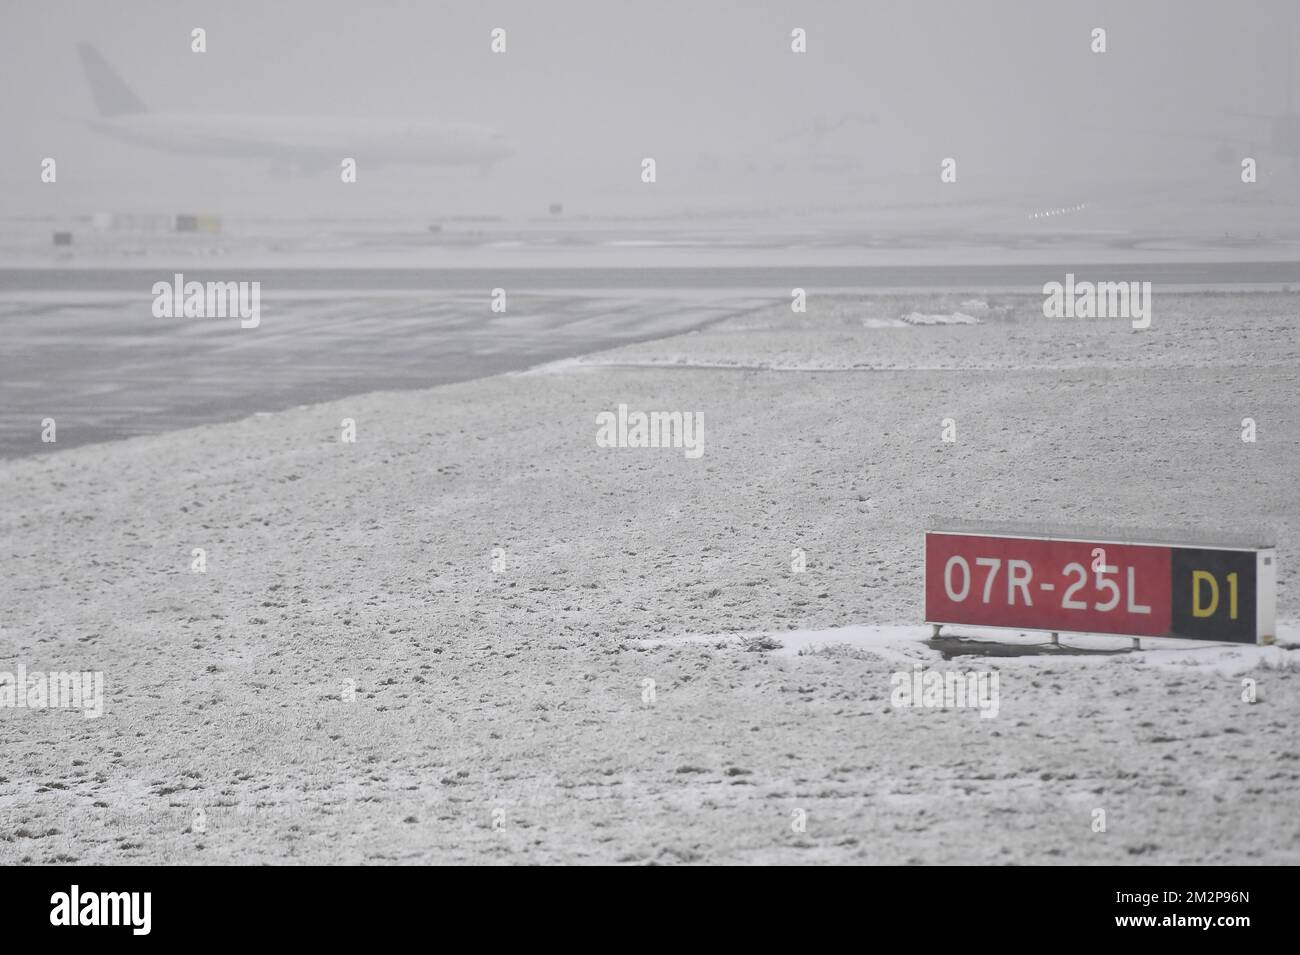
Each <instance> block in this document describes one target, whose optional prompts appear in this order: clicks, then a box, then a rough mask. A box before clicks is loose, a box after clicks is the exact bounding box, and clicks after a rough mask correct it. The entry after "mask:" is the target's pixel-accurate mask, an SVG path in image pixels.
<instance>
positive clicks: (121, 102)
mask: <svg viewBox="0 0 1300 955" xmlns="http://www.w3.org/2000/svg"><path fill="white" fill-rule="evenodd" d="M77 55H78V56H80V57H81V68H82V70H83V71H85V74H86V82H87V83H88V84H89V85H90V95H91V96H93V97H94V98H95V109H96V110H97V111H98V112H99V115H101V116H126V115H129V114H131V113H147V112H148V109H147V108H146V107H145V105H144V103H143V102H141V101H140V97H138V96H136V95H135V94H134V93H132V92H131V88H130V87H129V86H127V85H126V83H125V82H124V81H123V80H122V77H120V76H118V75H117V73H115V72H114V71H113V68H112V67H111V66H109V65H108V61H107V60H105V59H104V57H103V56H102V55H101V54H100V52H99V50H97V49H96V48H95V47H93V46H92V45H90V44H89V43H78V44H77Z"/></svg>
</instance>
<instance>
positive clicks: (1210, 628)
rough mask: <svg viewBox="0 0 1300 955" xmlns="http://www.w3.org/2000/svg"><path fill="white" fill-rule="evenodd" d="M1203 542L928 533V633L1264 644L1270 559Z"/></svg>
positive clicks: (1270, 604)
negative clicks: (965, 628)
mask: <svg viewBox="0 0 1300 955" xmlns="http://www.w3.org/2000/svg"><path fill="white" fill-rule="evenodd" d="M1212 540H1213V539H1205V540H1201V539H1189V541H1188V543H1187V544H1186V545H1185V546H1184V545H1182V544H1174V543H1169V542H1143V541H1140V540H1130V539H1128V538H1127V536H1126V535H1122V534H1110V535H1094V536H1082V535H1077V534H1074V533H1072V532H1068V531H1065V532H1061V531H1052V532H1050V533H1049V532H1041V533H1035V532H1033V531H1020V530H1016V531H1014V532H998V531H996V530H994V531H988V530H983V529H981V530H978V531H975V530H932V531H926V534H925V616H926V622H928V623H931V624H967V625H970V626H981V627H1008V628H1015V629H1020V630H1046V631H1052V632H1072V633H1114V634H1124V635H1128V636H1134V637H1179V638H1183V639H1190V640H1215V641H1225V642H1231V643H1272V642H1273V636H1274V617H1275V614H1276V606H1277V598H1276V588H1277V561H1276V556H1275V548H1274V547H1273V546H1272V545H1269V544H1253V545H1252V544H1246V543H1243V541H1242V540H1241V539H1237V540H1233V542H1232V543H1231V544H1217V545H1216V544H1212V543H1210V541H1212Z"/></svg>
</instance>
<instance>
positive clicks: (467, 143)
mask: <svg viewBox="0 0 1300 955" xmlns="http://www.w3.org/2000/svg"><path fill="white" fill-rule="evenodd" d="M89 123H90V125H91V127H92V128H94V129H95V130H97V131H98V132H101V133H103V134H104V135H106V136H110V137H112V138H114V139H117V140H120V141H122V142H127V143H131V144H133V145H137V146H146V147H150V148H153V149H161V150H165V151H167V152H173V153H182V154H187V155H197V156H225V157H233V158H243V159H269V160H272V161H273V162H278V163H293V164H298V165H304V166H327V165H334V164H337V163H338V162H340V161H341V160H342V159H344V158H348V157H350V158H354V159H357V160H358V161H359V162H374V163H437V164H444V165H476V166H487V165H491V164H492V163H494V162H497V161H499V160H502V159H504V158H506V157H507V156H509V155H511V153H512V152H513V148H512V147H511V144H510V143H509V141H508V140H507V139H506V138H505V137H504V136H503V135H502V134H501V133H499V132H497V131H496V130H494V129H491V128H489V127H486V126H479V125H476V124H473V123H435V122H426V121H420V120H396V119H357V120H352V119H340V118H333V117H293V116H247V115H212V114H208V115H198V116H191V115H184V114H180V113H137V114H132V115H124V116H101V117H97V118H95V119H92V120H90V121H89Z"/></svg>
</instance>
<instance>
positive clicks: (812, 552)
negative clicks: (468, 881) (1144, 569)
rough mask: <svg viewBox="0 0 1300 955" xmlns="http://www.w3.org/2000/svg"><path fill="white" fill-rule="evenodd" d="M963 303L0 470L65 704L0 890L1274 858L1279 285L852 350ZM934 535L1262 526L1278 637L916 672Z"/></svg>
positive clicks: (1291, 380)
mask: <svg viewBox="0 0 1300 955" xmlns="http://www.w3.org/2000/svg"><path fill="white" fill-rule="evenodd" d="M972 297H973V293H971V292H965V293H961V294H954V295H951V296H946V295H915V296H902V295H900V296H875V297H868V298H861V297H855V298H829V297H825V296H816V295H812V296H810V298H809V311H808V313H807V314H806V315H795V314H792V313H791V311H790V308H789V306H788V305H782V306H780V307H776V308H772V309H769V310H766V311H760V312H756V313H752V314H749V315H746V316H742V317H739V318H733V319H728V320H727V321H725V322H721V323H718V324H716V325H713V326H710V327H709V328H708V329H705V330H702V331H699V332H695V333H691V334H686V335H680V336H676V337H672V338H667V339H663V340H661V341H656V342H645V343H640V344H632V345H628V346H625V347H620V348H618V349H614V350H611V351H608V352H604V353H601V354H598V355H594V356H589V357H588V358H587V359H586V360H584V361H581V362H577V363H573V362H570V363H567V364H566V365H565V366H563V367H561V368H555V367H552V368H550V369H548V370H547V371H548V373H546V374H516V375H503V376H498V377H494V378H487V379H482V380H477V381H469V382H461V383H457V384H451V385H447V386H444V387H440V388H435V389H431V390H426V391H407V392H389V393H372V394H366V395H358V396H354V397H349V398H344V399H341V400H337V401H332V402H329V403H326V404H317V405H310V406H307V407H302V408H296V409H291V410H287V411H284V412H281V413H277V414H270V415H262V416H257V417H251V418H246V419H243V420H240V421H236V422H233V423H228V424H216V425H207V426H203V427H200V428H194V429H190V430H185V431H179V432H175V433H172V434H165V435H157V436H147V437H140V438H132V439H129V440H124V441H118V442H113V443H108V444H103V445H91V446H85V447H80V448H71V449H68V450H65V451H58V452H55V453H52V454H47V455H43V456H38V457H31V458H25V459H18V460H10V461H5V462H0V480H2V481H3V484H4V487H5V488H6V495H5V504H4V508H3V511H2V512H0V540H3V542H4V543H3V546H0V578H2V579H4V580H5V582H6V588H5V609H4V619H3V620H0V624H3V627H4V629H3V631H0V640H2V641H3V644H2V645H3V662H0V669H8V670H12V669H13V666H14V665H16V664H17V663H22V664H23V665H25V666H26V667H27V668H28V669H29V670H56V669H78V670H100V671H103V673H104V674H105V684H106V700H105V709H104V715H103V716H102V717H101V718H99V719H85V718H83V716H82V715H81V714H80V713H73V712H64V711H49V710H43V711H42V710H30V709H21V710H19V709H0V740H2V741H3V746H4V751H5V753H6V756H7V764H6V766H5V767H4V768H3V769H0V862H18V861H24V860H27V861H32V862H57V861H70V860H74V859H75V860H78V861H83V862H108V861H126V862H179V861H186V862H258V861H272V860H274V861H289V862H294V861H302V862H325V861H336V862H362V861H372V862H377V861H401V862H415V861H428V860H441V861H472V862H521V861H534V862H537V861H544V862H560V861H564V862H590V861H608V862H618V861H622V862H630V863H651V862H659V863H674V862H737V863H749V862H824V863H847V862H897V863H905V862H925V863H938V862H968V863H971V862H1019V863H1025V862H1048V863H1051V862H1057V863H1102V862H1118V863H1141V864H1150V863H1157V864H1163V863H1225V862H1238V863H1253V864H1269V863H1295V862H1297V861H1300V824H1297V822H1296V812H1295V810H1296V807H1297V805H1298V804H1300V745H1298V744H1297V736H1296V731H1295V727H1296V725H1297V717H1300V676H1298V675H1297V672H1296V664H1295V663H1294V662H1293V658H1294V655H1295V651H1294V649H1290V647H1291V646H1293V645H1294V643H1295V636H1296V625H1295V621H1296V618H1297V616H1300V597H1298V594H1300V591H1298V590H1297V577H1296V570H1295V568H1296V566H1297V562H1296V561H1295V560H1294V559H1293V557H1292V556H1288V555H1294V554H1295V553H1296V552H1297V549H1298V546H1300V542H1298V537H1297V535H1298V533H1300V525H1298V523H1297V522H1298V521H1300V516H1298V515H1300V484H1298V483H1297V482H1296V480H1295V475H1296V474H1297V473H1298V472H1300V438H1298V437H1297V435H1296V433H1295V423H1296V421H1297V418H1298V417H1300V416H1298V415H1297V410H1298V409H1297V395H1298V394H1300V387H1298V385H1300V382H1298V381H1297V374H1298V373H1300V342H1298V341H1297V339H1296V336H1295V334H1294V316H1295V314H1296V310H1297V307H1298V306H1300V296H1295V295H1281V294H1238V295H1186V296H1182V295H1177V296H1176V295H1159V294H1158V295H1157V298H1156V308H1155V313H1154V319H1153V322H1152V327H1151V328H1150V329H1149V330H1148V331H1147V332H1144V333H1135V332H1133V331H1132V330H1131V329H1130V328H1129V327H1128V324H1127V323H1126V322H1122V321H1118V320H1116V321H1089V320H1060V321H1049V320H1045V319H1043V318H1042V314H1041V298H1039V297H1036V296H1034V297H1028V298H1017V297H998V296H992V295H982V299H983V300H986V301H987V302H988V304H989V306H990V308H989V309H988V310H987V311H982V312H981V313H980V315H979V318H980V323H979V324H956V325H933V326H920V325H910V324H908V325H906V326H905V327H903V326H899V327H870V326H869V320H871V319H875V318H880V319H884V318H898V317H901V316H906V315H909V314H911V313H912V312H918V313H921V314H924V315H938V314H949V315H950V314H953V313H954V312H958V311H964V309H963V303H964V302H968V301H970V300H971V299H972ZM1003 305H1006V306H1010V307H1009V308H1005V309H1002V310H1001V311H998V310H996V309H997V307H998V306H1003ZM965 314H973V313H972V312H970V311H968V310H965ZM728 363H730V367H726V366H727V365H728ZM669 364H671V365H674V366H676V367H664V365H669ZM777 367H787V368H791V369H795V371H793V372H790V373H786V372H780V371H774V370H769V369H771V368H777ZM936 368H937V369H941V370H939V371H936V370H932V369H936ZM1026 368H1027V369H1031V370H1024V369H1026ZM619 404H627V405H628V406H629V407H631V408H634V409H641V410H647V411H649V410H668V411H673V410H676V411H681V412H685V413H689V412H700V413H701V414H702V415H703V421H704V430H703V437H704V444H703V447H704V453H703V455H702V456H701V457H699V458H697V459H692V458H688V457H686V456H684V455H683V454H682V453H681V451H680V450H676V449H671V448H668V449H650V448H646V449H640V448H610V447H601V446H598V444H597V442H596V440H595V438H596V433H597V417H596V416H597V415H598V414H600V413H601V412H605V411H610V410H612V409H614V408H616V407H617V406H618V405H619ZM1245 417H1250V418H1253V419H1254V420H1255V422H1256V423H1257V441H1256V442H1254V443H1245V442H1243V441H1242V440H1241V421H1242V419H1243V418H1245ZM344 418H350V419H352V420H353V421H354V422H355V424H356V433H357V440H356V442H355V443H353V444H348V443H342V442H340V440H339V437H340V428H341V424H342V421H343V419H344ZM945 418H952V419H954V420H955V423H956V429H957V441H956V443H951V444H950V443H944V442H942V441H941V439H940V434H941V429H942V424H941V422H942V421H943V419H945ZM934 515H947V516H955V517H971V518H979V519H984V520H1008V521H1014V522H1016V523H1024V522H1034V521H1039V522H1044V523H1053V524H1062V523H1079V524H1083V523H1105V524H1110V525H1129V526H1140V527H1149V526H1171V527H1172V526H1179V527H1185V526H1190V527H1201V528H1206V529H1213V528H1220V527H1223V528H1232V527H1235V526H1241V525H1250V526H1260V525H1263V526H1267V527H1269V528H1271V529H1272V530H1274V531H1275V534H1276V540H1277V544H1278V555H1279V579H1278V612H1279V617H1280V618H1281V620H1283V621H1284V626H1283V627H1282V628H1281V630H1280V634H1279V635H1280V638H1281V641H1282V642H1280V643H1279V645H1277V646H1274V647H1265V648H1255V647H1230V648H1222V647H1216V646H1212V645H1193V644H1189V643H1187V642H1178V643H1172V642H1166V641H1149V642H1144V648H1143V649H1142V650H1141V651H1139V652H1130V651H1129V648H1128V646H1127V644H1126V643H1125V641H1123V640H1119V639H1116V638H1113V637H1071V636H1068V635H1063V637H1062V640H1063V642H1064V643H1065V644H1066V647H1067V649H1066V650H1065V651H1054V650H1050V649H1047V648H1044V647H1042V646H1035V645H1041V644H1043V643H1044V642H1045V637H1044V636H1043V635H1041V634H1028V635H1025V636H1024V637H1021V636H1019V635H1017V634H1015V633H1008V634H1000V635H998V634H989V633H974V632H968V631H965V630H962V629H961V628H957V629H956V630H955V634H956V635H957V636H964V637H972V638H974V637H978V638H981V640H980V641H976V640H972V641H970V642H967V643H952V642H949V643H939V644H933V645H932V644H930V643H929V642H928V639H929V632H928V629H927V628H925V627H924V626H922V625H921V621H922V620H923V613H922V608H921V598H922V592H921V556H922V531H923V529H924V527H925V526H926V524H927V523H928V521H929V520H930V518H931V517H932V516H934ZM195 548H201V549H203V550H204V552H205V559H206V572H204V573H196V572H194V569H193V567H194V563H193V562H194V560H195V558H194V555H193V552H194V549H195ZM796 549H798V550H799V551H801V552H803V555H804V557H805V558H806V570H805V571H804V572H802V573H795V572H793V567H792V555H793V553H794V551H795V550H796ZM945 635H946V632H945ZM990 637H994V638H995V640H994V641H992V642H991V641H990V639H989V638H990ZM954 648H955V649H956V650H958V651H961V652H958V653H956V654H955V655H954V653H953V652H952V651H953V650H954ZM945 650H946V651H947V652H946V653H945ZM966 651H969V652H966ZM1028 651H1035V652H1033V653H1032V655H1025V656H1015V655H1011V656H1008V655H1006V654H1008V653H1013V654H1014V653H1024V652H1028ZM1037 651H1043V652H1037ZM1088 651H1092V652H1088ZM945 656H947V657H950V658H947V659H946V658H945ZM918 664H919V669H920V670H921V671H927V672H929V671H936V672H949V671H954V670H955V671H959V672H964V673H976V674H979V673H983V674H985V676H986V677H991V675H992V674H993V673H996V674H997V675H998V678H999V679H998V686H997V692H998V707H997V710H998V711H997V715H996V716H993V717H989V716H986V715H985V714H984V713H983V712H976V711H975V710H974V709H972V708H969V707H966V708H960V707H947V706H937V707H934V706H898V705H895V701H894V700H893V699H891V696H892V694H893V692H894V690H895V689H896V685H895V684H896V682H897V680H898V679H899V676H898V675H899V674H900V673H902V674H904V675H905V676H906V675H907V674H911V673H914V672H917V670H918ZM1245 681H1253V690H1254V691H1255V696H1254V697H1253V698H1254V699H1255V702H1253V703H1252V702H1249V701H1248V699H1247V691H1248V690H1250V689H1252V686H1251V685H1250V684H1248V683H1247V682H1245ZM1099 812H1100V813H1101V815H1099ZM1099 819H1100V820H1104V827H1103V828H1098V820H1099Z"/></svg>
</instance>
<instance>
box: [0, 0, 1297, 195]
mask: <svg viewBox="0 0 1300 955" xmlns="http://www.w3.org/2000/svg"><path fill="white" fill-rule="evenodd" d="M4 7H5V9H4V19H5V29H4V30H3V31H2V32H0V61H2V62H3V63H4V64H5V67H4V69H5V74H6V78H7V79H8V80H9V82H6V83H3V84H0V123H2V124H3V129H4V131H5V135H4V136H3V137H2V138H0V187H2V188H3V193H4V199H3V203H2V204H0V214H4V215H14V214H22V215H31V214H47V213H49V214H56V213H57V214H65V215H71V214H87V213H90V212H93V211H95V210H98V209H102V208H113V209H160V210H166V211H175V210H176V208H177V207H178V206H183V207H185V208H190V209H198V210H201V211H204V212H211V213H214V214H219V215H226V216H236V215H244V216H250V215H263V216H271V217H275V216H284V217H315V216H322V217H350V216H351V217H363V216H378V217H386V216H397V215H415V216H434V215H440V214H459V215H474V214H482V215H499V216H507V217H509V216H529V215H542V214H544V213H545V211H546V208H547V205H548V204H549V203H551V202H563V203H564V204H565V208H566V211H567V212H570V213H576V214H580V215H588V216H597V217H599V216H610V215H618V216H680V215H696V214H711V213H721V214H728V215H755V214H765V213H768V212H771V211H773V210H780V211H782V212H784V213H791V214H797V213H798V212H799V211H800V210H807V209H814V208H821V209H831V210H835V209H840V210H843V209H858V210H862V209H870V208H872V207H873V206H876V205H880V204H886V203H891V202H895V203H896V202H900V201H906V202H912V201H916V202H922V203H924V202H936V203H937V202H948V203H950V202H953V201H957V200H966V199H970V198H972V197H982V198H993V199H997V198H999V197H1006V198H1007V199H1008V200H1012V199H1014V200H1024V199H1025V197H1028V196H1033V197H1041V198H1042V201H1044V202H1047V203H1051V202H1057V201H1059V202H1067V201H1074V200H1075V199H1076V198H1077V197H1079V196H1084V195H1086V196H1088V197H1094V196H1098V195H1101V196H1110V197H1123V196H1134V195H1150V194H1151V192H1152V191H1153V190H1157V191H1158V190H1162V189H1168V190H1174V191H1175V192H1176V193H1177V194H1178V195H1179V197H1180V198H1179V200H1178V202H1179V204H1180V206H1182V207H1186V205H1187V202H1188V201H1189V197H1191V198H1193V199H1194V198H1195V197H1196V196H1197V195H1198V194H1199V192H1200V191H1205V192H1206V194H1214V193H1215V192H1216V190H1230V189H1231V188H1232V186H1233V185H1235V184H1236V177H1237V169H1236V163H1237V162H1239V159H1238V158H1237V157H1238V154H1241V155H1247V154H1249V155H1258V158H1259V159H1260V161H1261V164H1262V171H1261V184H1262V185H1267V186H1268V187H1269V188H1273V189H1281V190H1289V189H1291V179H1292V175H1291V168H1292V160H1291V159H1290V158H1288V157H1285V156H1276V155H1271V154H1270V152H1269V147H1270V121H1269V120H1268V119H1267V116H1272V115H1276V114H1280V113H1282V112H1283V111H1284V110H1286V108H1287V103H1288V98H1287V95H1286V85H1287V72H1288V64H1287V58H1288V55H1289V53H1293V52H1294V44H1295V33H1294V24H1293V21H1294V19H1295V17H1294V14H1293V11H1292V9H1291V7H1292V4H1289V3H1287V2H1284V0H1272V2H1264V0H1253V2H1244V3H1241V2H1239V3H1226V2H1223V3H1206V2H1195V3H1190V2H1186V0H1171V2H1143V3H1138V4H1134V3H1131V2H1127V0H1123V2H1112V3H1105V2H1103V3H1096V2H1088V3H1077V2H1072V3H1055V2H1054V3H1042V2H1040V0H1016V2H1011V0H1002V2H971V0H952V2H907V3H901V2H900V3H893V4H871V5H867V4H860V3H848V2H841V3H806V2H800V3H771V2H767V3H753V2H708V3H698V2H695V3H690V2H676V0H674V2H656V3H653V4H644V5H639V6H636V7H633V6H632V5H630V4H624V3H618V4H611V3H596V2H588V3H578V2H565V3H557V2H538V0H529V2H522V3H472V4H471V3H457V4H451V3H438V4H435V3H424V2H420V3H414V2H413V3H397V2H385V3H380V4H377V5H375V4H360V3H340V2H329V3H324V2H313V3H288V4H276V5H274V6H271V5H267V4H264V3H254V2H232V3H223V4H220V5H212V4H207V3H185V2H180V3H177V2H166V3H163V2H137V3H129V4H104V3H101V2H77V3H42V4H36V3H26V2H13V0H7V2H6V3H5V5H4ZM195 27H202V28H204V29H205V30H206V31H207V52H205V53H201V54H198V53H194V52H191V49H190V31H191V30H192V29H193V28H195ZM494 27H501V28H503V29H505V30H506V31H507V49H506V52H505V53H504V54H494V53H492V52H491V50H490V49H489V42H490V36H489V34H490V31H491V30H492V29H493V28H494ZM796 27H800V28H803V29H804V30H806V31H807V52H806V53H803V54H795V53H792V51H791V36H790V34H791V30H792V29H794V28H796ZM1095 27H1102V28H1104V29H1105V30H1106V31H1107V36H1106V39H1107V51H1106V52H1105V53H1104V54H1099V53H1094V52H1092V50H1091V49H1090V43H1091V32H1092V30H1093V29H1094V28H1095ZM80 41H88V42H91V43H93V44H95V45H96V46H97V47H98V48H99V49H100V51H101V52H102V53H103V55H104V56H105V57H106V58H107V60H108V61H109V62H110V63H111V64H112V65H113V67H114V68H115V69H116V70H117V71H118V73H120V75H121V76H122V77H123V78H124V79H125V81H126V82H127V83H128V84H129V85H130V87H131V88H132V90H133V91H134V92H135V93H136V94H138V95H139V97H140V98H141V99H142V100H143V101H144V102H145V103H146V104H147V105H148V107H149V109H150V110H151V111H166V112H175V113H184V114H204V113H218V114H230V113H236V114H238V113H266V114H274V115H283V116H307V115H311V116H317V115H320V116H336V117H376V116H378V117H416V118H421V119H431V120H449V121H451V120H464V121H472V122H477V123H484V124H488V125H491V126H492V127H494V128H496V129H499V130H501V131H502V132H504V133H505V134H506V135H508V136H509V138H510V139H511V140H512V141H513V143H514V145H515V147H516V150H517V151H516V153H515V154H514V155H513V156H512V157H510V158H509V159H508V160H506V161H504V162H503V163H501V164H499V165H497V166H495V167H494V168H491V169H489V170H486V171H482V170H479V169H472V168H471V169H466V168H454V167H437V166H423V167H417V166H378V165H374V164H367V161H366V156H365V154H364V151H362V152H361V153H360V154H359V155H358V156H357V159H358V165H359V170H360V172H359V178H358V182H357V183H356V186H355V188H352V189H341V188H339V176H338V172H337V167H336V168H335V170H334V171H333V172H332V173H331V172H329V171H326V172H324V173H322V174H318V175H315V176H296V175H295V176H276V175H272V174H271V172H270V171H269V170H268V168H267V164H266V163H265V162H259V161H257V160H235V159H226V158H209V157H199V156H178V155H174V154H168V153H164V152H156V151H153V150H150V149H147V148H142V147H137V146H132V145H127V144H125V143H119V142H116V141H113V140H109V139H105V138H104V137H102V136H101V135H99V134H97V133H96V132H94V131H93V130H91V129H89V128H87V127H86V126H85V125H84V124H83V120H85V119H86V118H89V117H91V116H93V115H94V109H93V107H92V101H91V98H90V95H89V92H88V88H87V84H86V81H85V78H84V77H83V75H82V72H81V69H80V65H79V63H78V60H77V55H76V50H75V46H76V44H77V43H78V42H80ZM1288 47H1291V50H1290V51H1289V50H1288ZM1234 111H1235V112H1254V113H1258V114H1262V115H1263V116H1264V117H1265V118H1261V119H1250V118H1246V117H1241V116H1235V115H1232V114H1233V112H1234ZM1221 147H1223V148H1221ZM1216 150H1218V151H1219V152H1221V153H1224V154H1223V155H1218V156H1217V158H1216ZM1247 150H1249V151H1250V152H1247ZM1229 154H1230V155H1229ZM46 156H51V157H56V158H57V159H58V163H59V179H58V185H57V188H50V187H49V186H48V185H46V184H43V183H41V181H40V178H39V174H40V162H41V159H42V158H43V157H46ZM647 156H649V157H654V158H655V159H656V162H657V175H658V179H657V182H656V183H655V185H654V187H653V188H648V187H647V186H646V185H645V184H643V183H642V182H641V181H640V162H641V160H642V158H643V157H647ZM945 157H953V158H955V159H956V160H957V162H958V168H959V177H958V181H957V183H954V184H949V185H948V186H944V185H943V184H941V183H940V182H939V176H938V169H939V163H940V161H941V160H942V159H944V158H945ZM945 188H946V189H947V190H948V191H946V192H945V191H944V189H945Z"/></svg>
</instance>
